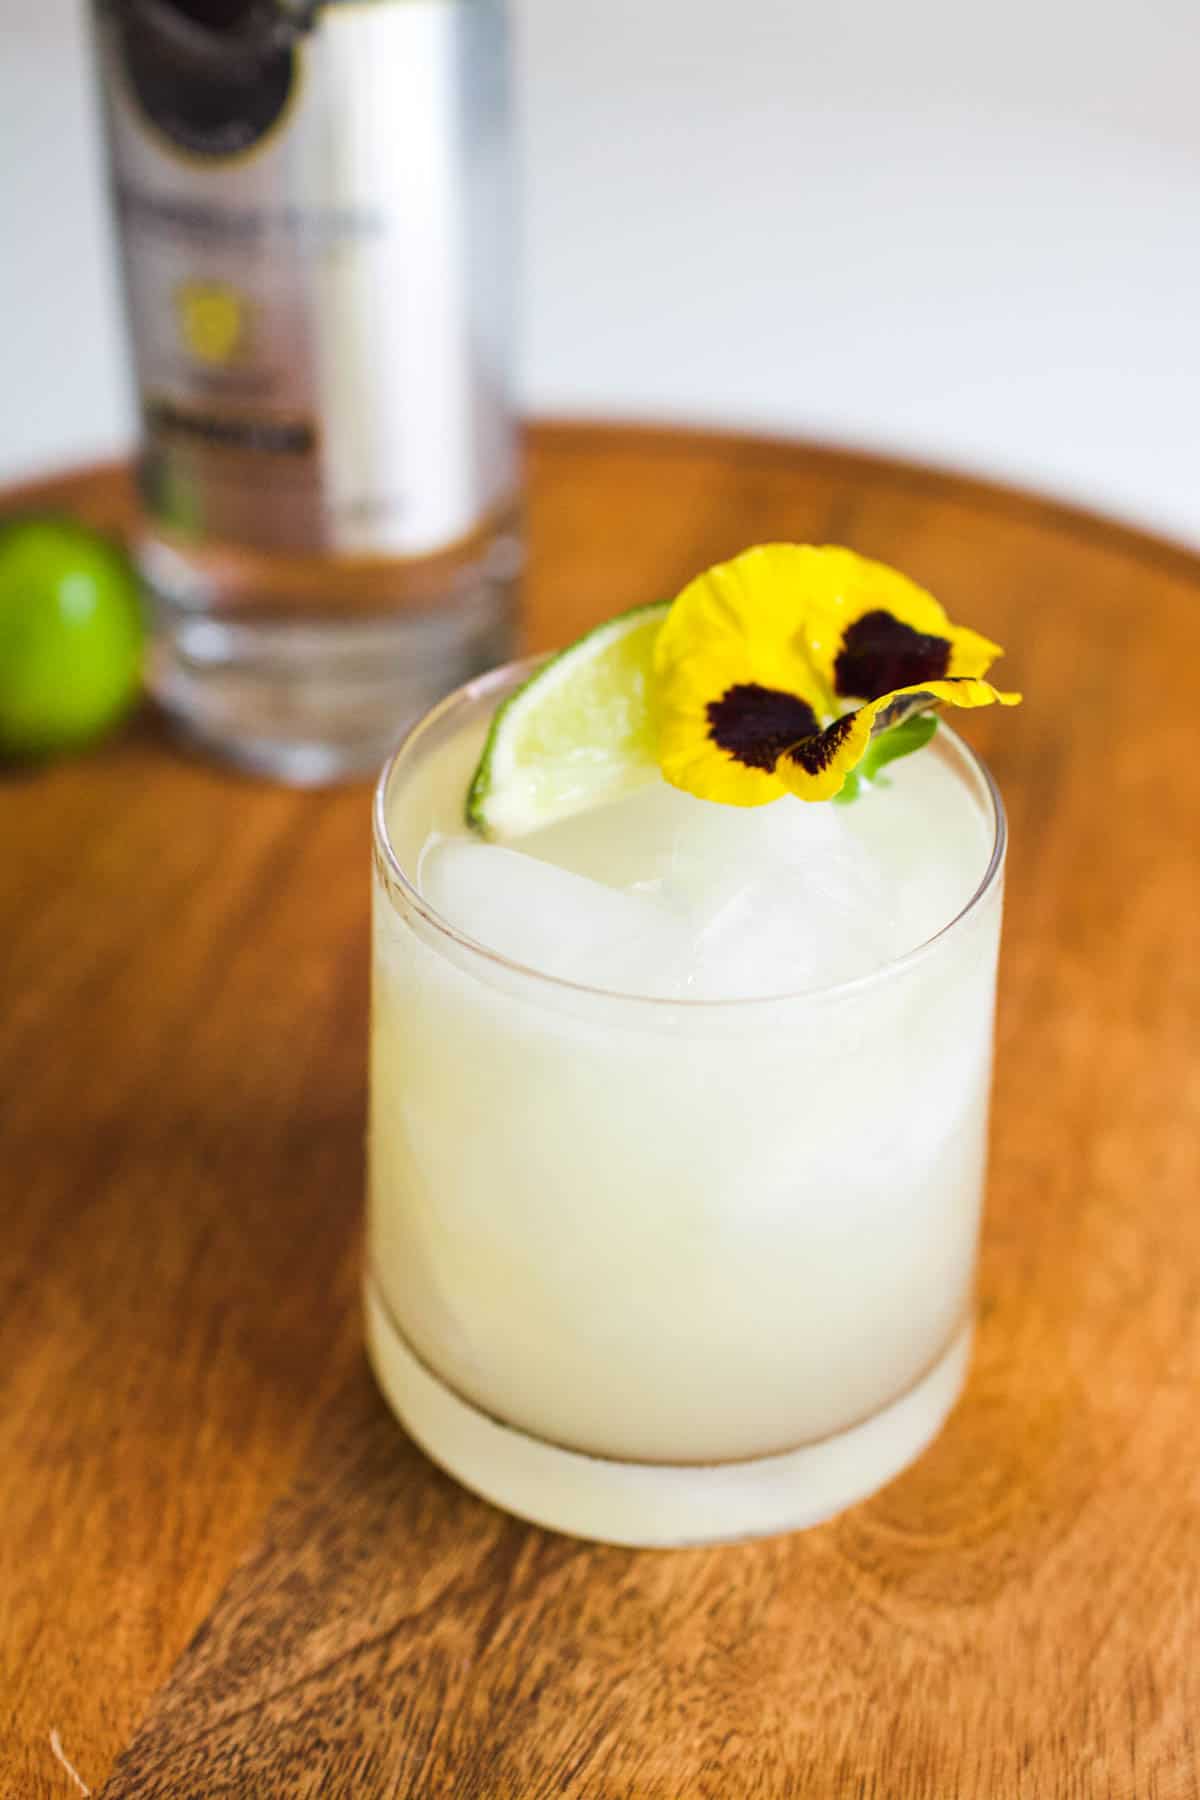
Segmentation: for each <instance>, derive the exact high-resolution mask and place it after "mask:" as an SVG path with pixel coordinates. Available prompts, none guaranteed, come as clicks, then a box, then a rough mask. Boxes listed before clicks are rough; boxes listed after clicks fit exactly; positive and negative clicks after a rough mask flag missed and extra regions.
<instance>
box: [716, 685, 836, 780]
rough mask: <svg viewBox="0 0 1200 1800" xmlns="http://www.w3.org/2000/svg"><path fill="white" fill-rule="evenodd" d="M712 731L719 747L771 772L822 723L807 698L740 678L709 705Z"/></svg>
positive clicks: (748, 764) (750, 766) (746, 763)
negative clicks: (787, 753)
mask: <svg viewBox="0 0 1200 1800" xmlns="http://www.w3.org/2000/svg"><path fill="white" fill-rule="evenodd" d="M704 710H705V713H706V714H707V717H708V735H709V737H710V738H711V739H712V742H713V743H714V744H716V746H717V748H718V749H719V750H724V752H725V754H726V755H727V756H732V758H733V759H734V761H735V762H739V763H741V765H742V767H743V768H746V769H763V770H765V771H766V773H767V774H770V772H771V770H772V769H773V768H774V767H775V764H776V763H777V762H778V761H779V758H780V756H781V755H782V754H783V752H784V751H785V750H786V749H787V748H788V746H789V745H790V744H794V743H795V742H796V740H797V738H807V737H809V736H810V735H811V734H812V733H813V732H815V731H816V730H817V728H818V725H819V720H818V719H817V715H816V713H815V712H814V711H813V709H812V707H811V706H810V705H809V704H808V701H807V700H801V698H800V696H799V695H798V694H789V693H786V692H785V691H784V690H783V689H782V688H769V687H762V686H760V685H759V683H758V682H757V681H739V682H736V683H735V684H734V686H733V687H731V688H726V690H725V692H724V693H723V694H722V695H721V698H720V699H719V700H710V701H709V703H708V705H707V706H706V707H705V709H704Z"/></svg>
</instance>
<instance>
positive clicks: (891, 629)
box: [802, 545, 1003, 700]
mask: <svg viewBox="0 0 1200 1800" xmlns="http://www.w3.org/2000/svg"><path fill="white" fill-rule="evenodd" d="M802 579H803V582H804V588H803V594H804V619H805V623H804V635H805V642H806V645H807V649H808V653H809V656H810V658H811V660H812V663H813V667H814V669H815V671H816V673H817V675H818V677H819V678H820V680H821V681H822V682H823V683H825V684H826V685H827V686H828V688H829V689H830V690H831V692H833V693H835V694H837V695H840V696H841V697H842V698H843V699H855V700H859V699H861V700H874V699H876V698H877V697H878V696H880V695H882V694H884V693H891V692H894V691H895V690H896V689H898V688H900V687H904V686H906V685H910V684H912V683H914V682H917V681H930V680H937V679H940V678H941V677H944V676H950V677H955V676H962V675H970V676H980V675H985V674H986V673H987V671H988V669H989V668H990V667H991V665H992V663H993V662H995V660H996V658H997V657H998V656H1001V655H1003V651H1002V650H1001V648H1000V645H999V644H993V643H992V641H991V640H990V638H985V637H982V636H981V635H980V633H979V632H977V631H970V630H968V629H967V628H966V627H965V626H961V625H955V624H953V623H952V622H951V620H950V619H949V617H948V616H947V614H946V611H945V609H944V608H943V607H942V606H940V605H939V604H938V602H937V601H936V600H935V599H934V598H933V595H932V594H927V593H926V592H925V589H924V588H921V587H918V586H917V584H916V582H915V581H910V580H909V579H908V577H907V576H906V575H901V574H900V573H899V571H898V570H896V569H890V568H888V566H887V564H886V563H879V562H872V561H871V559H870V558H869V557H865V556H858V555H856V554H855V552H854V551H852V550H844V549H841V548H839V547H838V546H836V545H827V546H825V547H823V548H820V549H817V548H813V547H809V548H808V549H807V552H806V562H805V565H804V570H803V576H802Z"/></svg>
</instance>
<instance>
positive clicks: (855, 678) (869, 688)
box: [833, 608, 951, 700]
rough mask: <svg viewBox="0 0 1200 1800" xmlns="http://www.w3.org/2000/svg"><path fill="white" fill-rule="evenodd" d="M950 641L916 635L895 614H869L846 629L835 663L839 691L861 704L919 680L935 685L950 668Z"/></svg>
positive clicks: (836, 684) (916, 632)
mask: <svg viewBox="0 0 1200 1800" xmlns="http://www.w3.org/2000/svg"><path fill="white" fill-rule="evenodd" d="M950 648H951V646H950V640H949V639H948V638H944V637H934V636H932V635H931V634H930V633H929V632H925V631H914V630H913V628H912V626H911V625H904V624H902V623H901V621H900V620H899V619H898V618H896V616H895V614H894V613H890V612H884V611H883V610H882V608H879V609H877V610H876V611H875V612H869V613H864V614H863V616H862V618H861V619H855V621H854V623H853V625H849V626H847V628H846V631H845V634H844V635H843V638H842V647H841V649H840V650H839V651H838V654H837V657H836V659H835V660H834V665H833V681H834V687H835V688H836V690H837V692H838V693H839V694H845V695H848V696H850V697H851V698H853V699H856V700H878V698H879V696H880V695H881V694H887V693H890V692H891V690H892V689H893V688H900V687H911V686H912V684H913V682H914V681H935V680H937V679H939V678H940V677H941V676H943V675H944V674H945V673H946V670H947V669H948V668H949V666H950Z"/></svg>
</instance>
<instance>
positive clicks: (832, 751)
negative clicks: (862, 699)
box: [787, 713, 854, 775]
mask: <svg viewBox="0 0 1200 1800" xmlns="http://www.w3.org/2000/svg"><path fill="white" fill-rule="evenodd" d="M853 723H854V714H853V713H845V714H844V715H843V716H842V717H841V718H840V719H835V720H834V721H833V724H832V725H827V726H826V727H825V729H824V731H818V732H815V733H814V734H813V735H812V736H811V737H805V738H801V739H800V742H799V743H798V744H793V745H792V746H791V748H790V749H789V750H788V752H787V756H788V760H789V761H790V762H794V763H797V764H799V766H800V768H802V769H803V770H804V772H805V774H806V775H820V774H821V772H822V770H824V769H827V768H828V767H829V765H830V763H831V762H832V761H833V759H834V757H835V756H836V755H837V753H838V751H839V750H840V749H841V747H842V744H843V743H844V742H845V739H846V736H847V734H848V732H849V730H850V727H851V726H852V725H853Z"/></svg>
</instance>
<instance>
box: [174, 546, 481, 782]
mask: <svg viewBox="0 0 1200 1800" xmlns="http://www.w3.org/2000/svg"><path fill="white" fill-rule="evenodd" d="M493 560H496V559H493ZM164 569H165V570H166V572H167V573H164ZM172 570H173V565H170V564H164V563H163V562H162V559H161V558H160V559H159V560H158V561H156V560H155V559H154V558H152V557H151V556H149V555H143V558H142V573H143V577H144V579H145V582H146V590H147V598H148V604H149V608H150V619H151V647H150V655H149V659H148V667H147V683H148V686H149V688H150V692H151V693H152V694H153V696H154V698H155V699H156V700H157V701H158V703H159V705H160V706H161V707H162V708H163V710H164V712H165V713H166V715H167V718H168V720H169V722H170V723H171V725H172V726H173V727H174V729H175V730H176V731H177V732H178V733H179V735H180V736H182V737H183V738H185V739H186V740H187V741H188V742H189V743H192V744H195V745H196V746H197V747H198V748H200V749H203V750H204V751H206V752H208V753H210V754H212V755H214V756H217V757H219V758H221V759H222V760H224V761H226V762H232V763H235V764H237V765H238V766H240V767H242V768H244V769H249V770H251V771H253V772H254V773H256V774H260V775H268V776H271V777H273V778H275V779H276V780H279V781H286V782H291V783H294V784H296V785H299V786H312V785H318V784H322V783H325V782H332V781H341V780H351V779H353V778H354V777H356V776H362V775H366V774H369V773H373V772H374V771H375V770H376V769H377V768H378V767H379V765H380V763H381V762H383V761H384V759H385V758H386V757H387V756H388V755H389V754H390V753H391V751H392V750H393V749H394V748H395V746H396V744H397V742H398V741H399V739H400V738H401V737H402V736H403V734H404V732H405V731H406V730H407V729H408V727H409V726H410V725H411V724H412V722H413V720H414V719H416V718H417V717H419V716H420V714H421V713H423V712H424V711H426V709H427V708H428V707H430V706H431V705H432V704H433V703H434V701H436V700H439V699H441V698H442V696H443V695H444V694H447V693H449V692H450V690H451V689H452V688H455V687H459V686H461V684H462V683H463V682H464V681H469V680H470V679H471V678H472V677H473V676H475V675H478V674H480V673H481V672H482V671H483V670H484V669H488V668H491V667H493V666H494V665H495V664H496V663H497V662H503V661H504V660H505V658H506V657H508V656H509V655H511V653H512V648H513V638H514V632H515V614H516V582H515V572H514V573H513V574H510V573H509V571H508V570H505V571H504V572H503V573H498V572H493V571H492V570H479V569H475V570H473V571H471V572H470V579H464V580H460V582H459V583H458V584H457V585H456V586H455V587H454V588H453V589H447V590H446V592H445V593H444V594H443V595H441V596H440V597H439V598H438V600H437V603H436V604H430V605H427V606H425V607H423V608H420V609H410V610H396V611H393V612H383V613H378V612H376V613H362V612H357V613H356V612H354V611H347V612H346V613H345V614H343V615H338V614H337V613H336V612H333V613H321V614H317V615H316V616H314V614H313V612H312V611H311V609H310V610H301V609H297V610H296V611H295V612H293V613H291V614H289V612H288V611H287V609H286V607H283V606H280V605H279V604H278V603H277V601H274V600H273V603H272V604H271V605H270V606H264V607H262V608H261V609H259V610H257V611H256V610H255V608H254V605H253V604H252V603H251V604H247V605H244V606H242V607H237V608H233V607H231V608H229V609H228V610H227V611H224V612H223V611H222V610H221V609H220V606H219V603H218V600H217V596H216V595H215V593H213V594H209V593H207V592H206V591H205V590H204V589H202V588H197V589H195V590H194V591H193V590H190V589H187V588H186V587H185V586H184V585H183V584H182V582H180V583H179V584H177V585H176V586H172V585H170V583H169V581H168V579H167V575H168V574H169V573H170V572H171V571H172ZM335 598H336V595H335Z"/></svg>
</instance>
